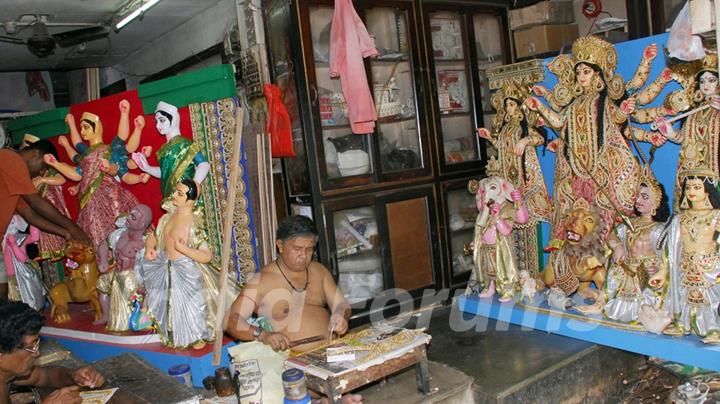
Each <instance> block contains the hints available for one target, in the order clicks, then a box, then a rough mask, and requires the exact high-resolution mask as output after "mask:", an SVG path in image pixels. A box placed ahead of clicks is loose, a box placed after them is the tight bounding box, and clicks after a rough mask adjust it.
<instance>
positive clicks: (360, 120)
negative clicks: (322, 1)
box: [330, 0, 378, 134]
mask: <svg viewBox="0 0 720 404" xmlns="http://www.w3.org/2000/svg"><path fill="white" fill-rule="evenodd" d="M377 55H378V51H377V49H375V40H373V38H371V37H370V35H369V34H368V32H367V29H366V28H365V25H363V22H362V20H360V17H359V16H358V15H357V13H356V12H355V9H354V8H353V5H352V0H335V12H334V13H333V20H332V28H331V30H330V77H338V76H339V77H340V82H341V84H342V91H343V95H344V96H345V102H347V109H348V118H349V119H350V128H351V129H352V131H353V133H359V134H365V133H372V132H373V131H374V129H375V121H376V120H377V112H376V111H375V103H373V98H372V94H371V93H370V88H369V86H368V82H367V75H366V74H365V64H364V63H363V58H365V57H368V56H377Z"/></svg>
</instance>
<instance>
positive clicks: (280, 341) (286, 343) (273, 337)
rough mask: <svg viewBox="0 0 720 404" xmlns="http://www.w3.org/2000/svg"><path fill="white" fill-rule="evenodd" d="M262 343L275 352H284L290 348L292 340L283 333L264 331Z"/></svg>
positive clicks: (261, 335)
mask: <svg viewBox="0 0 720 404" xmlns="http://www.w3.org/2000/svg"><path fill="white" fill-rule="evenodd" d="M260 342H262V343H263V344H265V345H270V347H271V348H272V349H273V350H275V351H284V350H286V349H288V348H290V340H289V339H288V337H286V336H285V334H283V333H281V332H271V331H265V330H263V332H262V333H261V334H260Z"/></svg>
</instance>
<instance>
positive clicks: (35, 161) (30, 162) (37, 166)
mask: <svg viewBox="0 0 720 404" xmlns="http://www.w3.org/2000/svg"><path fill="white" fill-rule="evenodd" d="M25 161H26V162H27V166H28V171H29V172H30V177H34V176H36V175H38V174H40V173H41V172H42V171H43V170H45V169H47V164H45V162H44V161H43V155H42V153H40V150H29V154H27V155H26V158H25Z"/></svg>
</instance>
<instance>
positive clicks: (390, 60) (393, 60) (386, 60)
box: [370, 57, 410, 63]
mask: <svg viewBox="0 0 720 404" xmlns="http://www.w3.org/2000/svg"><path fill="white" fill-rule="evenodd" d="M409 60H410V59H408V58H407V57H400V58H389V57H386V58H381V57H378V58H375V59H370V63H400V62H408V61H409Z"/></svg>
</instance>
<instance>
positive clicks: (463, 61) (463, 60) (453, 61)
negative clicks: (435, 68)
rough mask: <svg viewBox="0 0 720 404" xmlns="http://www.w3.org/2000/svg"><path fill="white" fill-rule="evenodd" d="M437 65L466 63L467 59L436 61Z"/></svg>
mask: <svg viewBox="0 0 720 404" xmlns="http://www.w3.org/2000/svg"><path fill="white" fill-rule="evenodd" d="M435 63H443V64H446V63H465V59H438V58H436V59H435Z"/></svg>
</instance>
